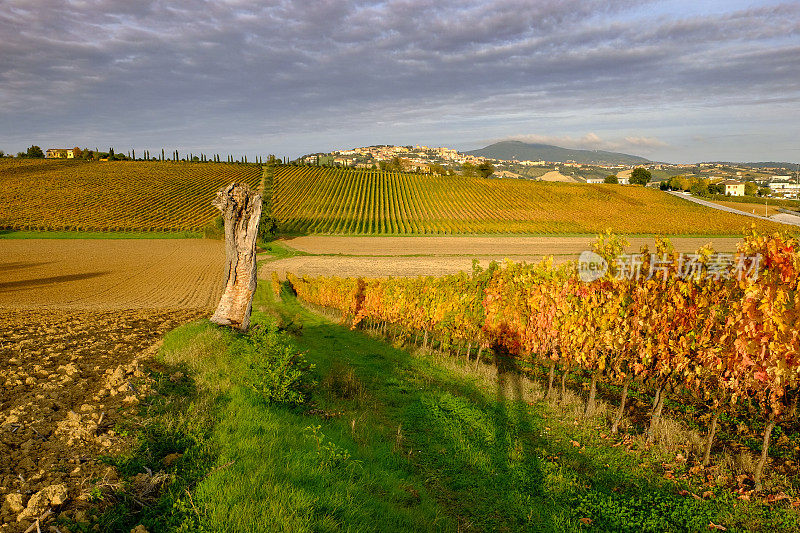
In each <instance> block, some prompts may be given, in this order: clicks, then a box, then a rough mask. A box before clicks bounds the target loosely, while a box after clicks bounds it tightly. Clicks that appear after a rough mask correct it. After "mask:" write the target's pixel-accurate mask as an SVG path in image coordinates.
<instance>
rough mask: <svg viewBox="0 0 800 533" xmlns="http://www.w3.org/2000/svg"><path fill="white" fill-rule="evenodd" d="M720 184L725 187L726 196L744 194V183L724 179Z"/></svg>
mask: <svg viewBox="0 0 800 533" xmlns="http://www.w3.org/2000/svg"><path fill="white" fill-rule="evenodd" d="M719 184H720V185H722V186H723V187H725V190H724V194H725V196H744V183H742V182H741V181H736V180H722V181H721V182H719Z"/></svg>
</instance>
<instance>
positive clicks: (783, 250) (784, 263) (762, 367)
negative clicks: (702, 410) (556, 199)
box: [289, 231, 800, 486]
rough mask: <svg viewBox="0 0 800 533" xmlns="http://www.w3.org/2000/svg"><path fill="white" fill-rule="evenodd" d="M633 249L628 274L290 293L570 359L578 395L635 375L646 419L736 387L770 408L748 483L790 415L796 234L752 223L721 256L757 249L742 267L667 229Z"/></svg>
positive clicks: (453, 342)
mask: <svg viewBox="0 0 800 533" xmlns="http://www.w3.org/2000/svg"><path fill="white" fill-rule="evenodd" d="M621 244H623V243H621V241H620V240H619V239H617V238H615V237H614V236H611V235H605V236H602V237H601V238H600V239H599V240H598V243H597V244H596V246H595V251H596V252H597V253H599V254H600V255H602V256H604V257H606V258H607V259H608V260H609V262H610V263H611V264H612V267H613V266H615V264H614V257H616V256H617V254H618V253H619V251H620V250H621V249H622V246H621ZM642 252H643V253H642V257H643V258H644V261H643V264H642V265H641V272H642V273H643V274H644V275H642V276H639V277H638V278H636V277H631V278H630V279H629V278H628V277H625V276H614V275H612V274H613V273H614V268H612V269H610V271H609V273H608V274H606V275H605V276H603V277H601V278H600V279H597V280H595V281H592V282H583V281H581V279H580V278H579V276H578V272H577V269H576V268H575V265H574V264H566V265H563V266H560V267H555V266H553V265H552V262H550V261H544V262H542V263H539V264H535V265H528V264H518V263H512V262H504V263H503V264H502V265H497V264H493V265H491V266H490V267H489V268H488V269H485V270H482V269H480V268H478V267H477V266H476V267H474V269H473V273H472V274H471V275H467V274H463V273H462V274H457V275H452V276H446V277H442V278H433V277H427V278H417V279H407V278H389V279H371V280H364V279H341V278H313V279H309V278H298V277H295V276H292V275H289V280H290V282H291V283H292V285H293V286H294V288H295V290H296V292H297V294H298V296H299V297H300V298H301V299H303V300H305V301H308V302H310V303H313V304H316V305H321V306H325V307H328V308H333V309H336V310H338V311H340V312H341V313H342V315H343V317H344V319H345V320H346V321H348V322H349V323H350V324H351V325H352V326H353V327H356V326H357V325H358V324H359V323H361V322H362V321H364V320H368V321H369V322H370V323H372V324H376V323H377V324H384V325H387V324H388V325H391V327H392V330H393V331H395V332H400V335H404V336H406V337H408V338H411V337H412V336H413V337H415V338H416V337H420V336H422V337H424V342H425V344H427V343H428V339H436V340H437V341H438V342H439V346H441V347H444V348H448V347H451V346H464V345H467V343H469V345H470V346H473V345H474V346H476V347H480V349H483V348H487V347H492V348H495V349H496V350H501V351H503V353H507V354H509V355H510V356H511V357H512V358H514V359H515V360H517V361H518V362H519V363H521V364H531V363H537V364H543V365H545V366H546V367H551V368H558V369H560V370H561V371H562V372H567V371H582V372H584V373H586V374H587V376H590V377H591V379H592V391H591V395H590V402H591V401H593V394H594V386H595V382H596V381H597V380H606V381H611V382H615V383H618V384H625V387H626V388H625V389H624V390H625V391H626V392H627V385H628V384H629V383H631V382H632V381H633V380H635V381H637V382H639V383H640V384H641V386H644V387H649V388H651V390H652V391H654V396H655V398H654V403H653V409H652V415H653V422H652V424H651V429H650V431H651V432H652V428H653V427H654V425H655V424H656V423H657V422H658V417H659V416H660V414H661V408H662V406H663V401H664V398H665V396H666V395H667V394H668V393H670V391H672V392H673V393H674V392H675V391H679V392H680V393H681V394H690V395H692V396H694V397H696V398H698V399H699V400H701V401H703V402H704V403H705V404H706V405H707V406H708V408H709V410H710V411H711V412H712V413H713V414H714V417H715V421H716V417H717V416H718V415H719V413H720V412H721V411H724V410H726V409H730V408H731V406H733V405H735V404H736V403H737V402H738V401H739V400H741V399H742V398H743V397H749V398H751V399H755V400H757V401H758V402H759V403H760V405H761V406H762V408H763V412H764V414H765V417H766V419H767V421H768V424H767V430H766V431H765V434H764V449H765V453H764V454H763V455H762V460H761V461H760V465H759V468H757V472H756V485H757V486H758V485H759V482H760V476H761V470H763V463H764V461H765V460H766V449H767V448H768V445H769V433H770V432H771V430H772V427H774V425H775V423H776V422H779V421H780V420H781V419H782V418H784V417H788V416H792V415H794V410H795V409H796V403H797V397H798V386H799V385H800V332H799V331H798V323H799V319H800V291H798V288H799V287H798V284H799V282H798V273H800V248H798V241H797V240H796V239H795V238H794V237H792V236H789V235H782V234H775V235H760V234H758V233H756V232H755V231H751V232H750V233H748V234H747V235H746V236H745V238H744V240H743V241H742V242H741V243H740V245H739V247H738V251H737V253H736V254H735V255H734V257H733V258H732V261H731V264H732V265H736V264H739V265H741V264H744V263H743V262H742V261H743V260H744V258H753V257H759V258H760V260H759V261H758V262H757V263H756V264H755V265H754V267H753V269H752V270H751V271H750V272H742V271H740V270H739V271H737V269H736V268H730V269H728V270H726V271H716V272H715V271H714V269H712V268H701V267H709V266H710V265H709V264H706V263H709V262H710V261H712V259H713V254H712V250H711V249H709V248H704V249H702V250H700V251H698V254H697V255H696V256H695V258H696V261H695V266H697V267H698V268H697V269H696V270H694V271H692V273H691V274H692V275H687V271H686V269H687V264H686V260H685V256H684V255H682V254H678V253H675V252H674V251H673V250H672V248H671V246H670V244H669V242H668V241H661V240H657V242H656V247H655V250H654V251H653V252H652V253H651V252H650V251H649V250H646V249H644V250H642ZM651 261H657V262H658V265H653V264H651ZM648 272H656V274H655V275H647V273H648ZM744 274H747V275H744ZM384 327H385V326H384ZM551 376H552V374H551ZM551 387H552V377H551ZM623 401H624V395H623ZM714 427H716V424H714ZM713 431H714V429H713V428H712V429H710V434H709V437H708V439H709V440H708V443H709V444H708V446H709V448H710V443H711V441H712V439H713Z"/></svg>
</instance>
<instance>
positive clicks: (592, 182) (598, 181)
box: [586, 178, 605, 184]
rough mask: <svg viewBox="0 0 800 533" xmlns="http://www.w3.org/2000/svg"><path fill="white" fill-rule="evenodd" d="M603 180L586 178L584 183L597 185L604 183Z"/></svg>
mask: <svg viewBox="0 0 800 533" xmlns="http://www.w3.org/2000/svg"><path fill="white" fill-rule="evenodd" d="M604 182H605V180H604V179H603V178H586V183H591V184H597V183H604Z"/></svg>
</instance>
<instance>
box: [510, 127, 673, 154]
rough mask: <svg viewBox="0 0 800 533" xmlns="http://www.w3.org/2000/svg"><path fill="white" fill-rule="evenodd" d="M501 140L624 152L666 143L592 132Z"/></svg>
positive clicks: (647, 149)
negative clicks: (576, 134) (605, 137)
mask: <svg viewBox="0 0 800 533" xmlns="http://www.w3.org/2000/svg"><path fill="white" fill-rule="evenodd" d="M501 140H513V141H521V142H525V143H539V144H552V145H555V146H560V147H562V148H573V149H579V150H607V151H611V152H625V151H630V150H636V151H639V152H649V151H650V150H653V149H655V148H664V147H667V146H669V144H668V143H666V142H664V141H662V140H661V139H657V138H656V137H637V136H627V137H623V138H621V139H603V138H602V137H600V136H599V135H597V134H596V133H594V132H589V133H586V134H585V135H583V136H581V137H573V136H569V135H561V136H559V135H539V134H527V135H512V136H510V137H507V138H505V139H501Z"/></svg>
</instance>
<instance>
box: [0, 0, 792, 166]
mask: <svg viewBox="0 0 800 533" xmlns="http://www.w3.org/2000/svg"><path fill="white" fill-rule="evenodd" d="M511 138H513V139H520V140H526V141H531V142H547V143H552V144H558V145H561V146H567V147H579V148H599V149H611V150H618V151H623V152H627V153H633V154H637V155H643V156H645V157H649V158H651V159H655V160H662V161H674V162H688V161H700V160H720V159H721V160H733V161H755V160H758V161H761V160H780V161H791V162H800V2H798V1H795V2H772V1H761V2H747V1H740V0H719V1H718V0H701V1H697V0H692V1H683V0H680V1H672V2H663V1H655V2H647V1H637V0H619V1H610V2H606V1H596V0H562V1H551V0H497V1H488V0H487V1H477V0H388V1H384V2H378V1H370V0H353V1H345V0H342V1H334V0H327V1H326V0H319V1H318V0H304V1H290V0H284V1H265V2H246V1H236V0H229V1H215V2H205V1H199V0H174V1H148V0H85V1H80V0H72V1H61V0H42V1H22V0H0V149H3V150H5V151H6V152H13V153H16V152H17V151H19V150H23V149H24V148H25V147H27V146H29V145H30V144H38V145H40V146H42V148H47V147H56V146H59V147H60V146H74V145H79V146H87V147H89V148H94V147H100V148H101V149H107V148H108V147H109V146H113V147H115V149H116V150H117V151H123V152H124V151H127V150H128V149H130V148H134V149H136V150H137V153H141V152H140V151H141V150H144V149H150V150H151V151H152V152H154V153H155V152H156V151H160V148H161V147H162V146H163V147H165V148H166V149H167V151H168V152H170V151H171V150H173V149H179V150H181V152H189V151H192V152H194V153H199V152H201V151H202V152H205V153H207V154H211V153H220V154H228V153H232V154H234V155H241V154H247V155H249V156H250V157H253V156H255V155H257V154H267V153H276V154H279V155H287V156H291V157H296V156H298V155H300V154H303V153H307V152H313V151H327V150H331V149H336V148H347V147H354V146H363V145H369V144H426V145H434V146H450V147H455V148H459V149H473V148H478V147H481V146H484V145H486V144H488V143H490V142H494V141H497V140H501V139H511Z"/></svg>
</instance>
